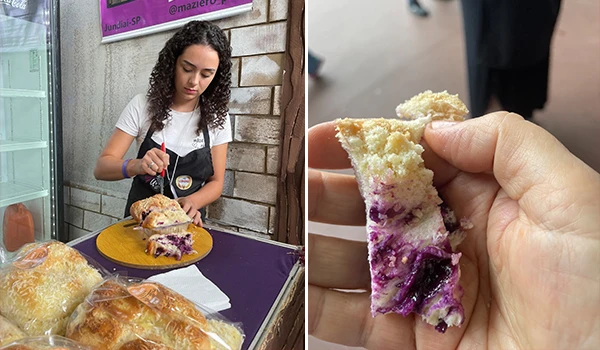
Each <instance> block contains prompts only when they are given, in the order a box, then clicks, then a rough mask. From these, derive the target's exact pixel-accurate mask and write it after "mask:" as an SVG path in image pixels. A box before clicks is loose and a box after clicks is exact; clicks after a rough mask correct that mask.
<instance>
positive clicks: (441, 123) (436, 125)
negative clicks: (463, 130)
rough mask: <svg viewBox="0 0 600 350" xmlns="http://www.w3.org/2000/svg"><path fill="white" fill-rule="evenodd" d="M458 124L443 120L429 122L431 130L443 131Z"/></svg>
mask: <svg viewBox="0 0 600 350" xmlns="http://www.w3.org/2000/svg"><path fill="white" fill-rule="evenodd" d="M456 124H458V122H448V121H445V120H435V121H432V122H431V128H432V129H443V128H449V127H451V126H454V125H456Z"/></svg>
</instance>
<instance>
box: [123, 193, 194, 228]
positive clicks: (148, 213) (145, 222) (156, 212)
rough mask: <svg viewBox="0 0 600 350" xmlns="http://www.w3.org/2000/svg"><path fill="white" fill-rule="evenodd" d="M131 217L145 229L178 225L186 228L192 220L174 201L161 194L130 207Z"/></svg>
mask: <svg viewBox="0 0 600 350" xmlns="http://www.w3.org/2000/svg"><path fill="white" fill-rule="evenodd" d="M129 213H130V214H131V217H132V218H133V219H134V220H135V221H137V222H139V223H140V226H141V227H144V228H147V229H155V228H163V227H168V226H174V225H178V226H180V227H183V228H185V227H187V224H188V223H190V222H192V219H191V218H190V217H189V216H188V215H187V213H186V212H185V211H184V210H183V209H181V206H180V205H179V203H178V202H177V201H176V200H173V199H170V198H169V197H166V196H164V195H162V194H156V195H154V196H152V197H149V198H146V199H142V200H139V201H137V202H135V203H133V204H132V205H131V208H130V210H129Z"/></svg>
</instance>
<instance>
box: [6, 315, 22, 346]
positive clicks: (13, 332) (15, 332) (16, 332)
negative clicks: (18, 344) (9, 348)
mask: <svg viewBox="0 0 600 350" xmlns="http://www.w3.org/2000/svg"><path fill="white" fill-rule="evenodd" d="M22 338H25V333H23V331H22V330H21V329H19V327H17V326H16V325H15V324H13V323H12V322H10V321H9V320H7V319H6V318H5V317H2V315H0V346H2V345H6V344H9V343H11V342H13V341H15V340H18V339H22Z"/></svg>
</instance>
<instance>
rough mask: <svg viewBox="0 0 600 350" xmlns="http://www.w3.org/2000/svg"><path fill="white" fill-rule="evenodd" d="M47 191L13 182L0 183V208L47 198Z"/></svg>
mask: <svg viewBox="0 0 600 350" xmlns="http://www.w3.org/2000/svg"><path fill="white" fill-rule="evenodd" d="M48 194H49V192H48V190H47V189H43V188H40V187H33V186H27V185H22V184H17V183H14V182H3V183H0V207H7V206H9V205H11V204H15V203H19V202H25V201H29V200H32V199H38V198H43V197H46V196H48Z"/></svg>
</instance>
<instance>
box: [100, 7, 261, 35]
mask: <svg viewBox="0 0 600 350" xmlns="http://www.w3.org/2000/svg"><path fill="white" fill-rule="evenodd" d="M250 10H252V0H100V22H101V23H100V24H101V25H102V42H103V43H109V42H113V41H118V40H125V39H130V38H134V37H138V36H142V35H148V34H152V33H157V32H162V31H165V30H170V29H174V28H178V27H181V26H183V25H184V24H185V23H187V22H189V21H191V20H205V21H213V20H217V19H220V18H224V17H229V16H235V15H238V14H241V13H244V12H247V11H250Z"/></svg>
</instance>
